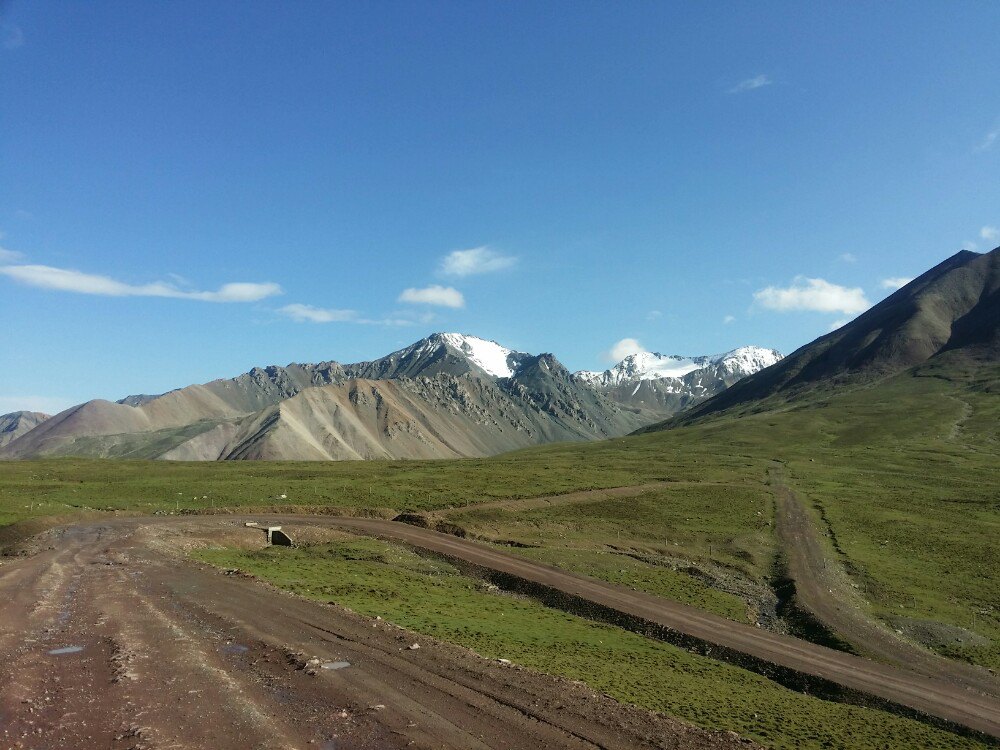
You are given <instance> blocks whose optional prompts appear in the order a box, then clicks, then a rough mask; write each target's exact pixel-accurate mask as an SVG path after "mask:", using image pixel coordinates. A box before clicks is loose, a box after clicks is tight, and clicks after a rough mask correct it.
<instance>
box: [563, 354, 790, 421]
mask: <svg viewBox="0 0 1000 750" xmlns="http://www.w3.org/2000/svg"><path fill="white" fill-rule="evenodd" d="M780 359H781V354H780V353H779V352H777V351H775V350H774V349H765V348H763V347H759V346H743V347H740V348H738V349H733V350H732V351H729V352H726V353H724V354H715V355H706V356H700V357H682V356H678V355H673V354H671V355H667V354H660V353H658V352H638V353H637V354H631V355H629V356H628V357H626V358H625V359H623V360H622V361H621V362H619V363H618V364H617V365H615V366H614V367H612V368H611V369H609V370H605V371H604V372H591V371H586V370H584V371H581V372H577V373H575V374H574V375H573V377H574V379H576V380H577V382H579V383H582V384H586V385H588V386H590V387H591V388H594V389H595V390H598V391H600V392H602V393H604V394H606V395H608V396H610V397H611V398H613V399H614V400H616V401H618V402H619V403H622V404H628V405H630V406H637V407H640V408H645V409H651V410H654V411H658V412H661V413H665V414H675V413H676V412H678V411H681V410H683V409H686V408H688V407H690V406H693V405H694V404H697V403H699V402H701V401H704V400H705V399H707V398H711V397H712V396H714V395H715V394H716V393H719V392H720V391H723V390H725V389H726V388H728V387H729V386H731V385H732V384H733V383H735V382H736V381H738V380H740V379H741V378H745V377H746V376H747V375H752V374H753V373H755V372H758V371H759V370H763V369H764V368H766V367H770V366H771V365H773V364H774V363H776V362H778V361H779V360H780Z"/></svg>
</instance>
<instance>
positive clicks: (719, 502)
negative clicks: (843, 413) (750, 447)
mask: <svg viewBox="0 0 1000 750" xmlns="http://www.w3.org/2000/svg"><path fill="white" fill-rule="evenodd" d="M773 509H774V503H773V502H772V498H771V494H770V492H769V491H768V490H767V488H765V487H762V486H757V485H747V484H738V485H723V484H714V483H708V482H705V483H702V484H691V483H678V484H676V485H672V486H668V487H664V488H662V489H656V490H649V491H647V492H643V493H642V494H640V495H638V496H635V497H626V498H607V499H599V500H593V501H585V502H576V503H572V504H562V505H553V506H550V507H546V508H535V509H531V510H522V511H513V510H508V509H503V508H483V509H476V508H470V509H469V510H467V511H459V512H453V513H450V514H449V515H448V520H449V521H451V522H454V523H457V524H459V525H460V526H462V527H464V528H466V529H467V530H469V531H471V532H472V533H474V534H476V535H478V536H481V537H487V538H492V539H502V540H509V541H515V542H519V543H521V544H526V545H534V548H527V549H525V548H517V547H514V548H512V549H511V551H512V552H515V553H517V554H522V555H524V556H526V557H531V558H532V559H536V560H541V561H543V562H548V563H551V564H554V565H559V566H561V567H565V568H567V569H569V570H573V571H576V572H578V573H583V574H584V575H589V576H593V577H595V578H599V579H601V580H605V581H610V582H612V583H619V584H622V585H625V586H629V587H631V588H634V589H638V590H641V591H647V592H649V593H652V594H656V595H659V596H664V597H667V598H669V599H674V600H675V601H680V602H683V603H685V604H691V605H693V606H699V607H702V608H704V609H707V610H709V611H711V612H715V613H716V614H720V615H722V616H723V617H729V618H730V619H735V620H740V621H744V622H745V621H746V620H747V607H746V605H745V604H744V603H743V601H741V599H740V598H739V597H737V596H735V595H733V594H732V593H726V592H725V591H720V590H718V586H716V587H713V585H711V582H712V581H713V579H717V578H726V579H732V578H735V579H738V580H740V581H742V580H746V581H750V582H752V583H756V584H758V585H766V580H767V578H768V576H769V575H770V572H771V565H772V561H773V559H774V554H775V551H774V536H773V529H772V525H773ZM692 566H696V567H692ZM689 573H695V575H691V574H689ZM730 588H732V587H730Z"/></svg>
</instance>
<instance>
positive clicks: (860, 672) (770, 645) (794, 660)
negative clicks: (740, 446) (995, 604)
mask: <svg viewBox="0 0 1000 750" xmlns="http://www.w3.org/2000/svg"><path fill="white" fill-rule="evenodd" d="M288 520H293V519H288ZM323 522H324V523H333V524H334V525H337V526H340V527H342V528H345V529H350V530H354V531H362V532H366V533H369V534H375V535H378V536H382V537H386V538H390V539H395V540H398V541H402V542H405V543H407V544H410V545H413V546H416V547H421V548H424V549H427V550H430V551H433V552H437V553H439V554H443V555H447V556H449V557H453V558H456V559H461V560H465V561H467V562H469V563H472V564H475V565H478V566H481V567H483V568H489V569H491V570H495V571H500V572H502V573H506V574H509V575H511V576H514V577H517V578H520V579H523V580H526V581H530V582H533V583H537V584H540V585H543V586H546V587H549V588H551V589H556V590H558V591H561V592H565V593H568V594H570V595H573V596H575V597H579V598H580V599H583V600H586V601H589V602H593V603H595V604H597V605H600V606H602V607H605V608H608V609H610V610H614V611H617V612H622V613H627V614H629V615H632V616H635V617H638V618H641V619H642V620H644V621H646V622H650V623H655V624H657V625H660V626H662V627H665V628H668V629H670V630H672V631H675V632H679V633H682V634H686V635H688V636H691V637H693V638H695V639H698V640H699V641H703V642H705V643H708V644H714V645H716V646H718V647H720V648H723V649H730V650H732V651H735V652H738V653H739V654H746V655H749V656H751V657H753V658H755V659H760V660H763V661H765V662H767V663H769V664H774V665H777V666H779V667H784V668H787V669H789V670H794V671H795V672H799V673H802V674H805V675H813V676H816V677H819V678H822V679H824V680H828V681H830V682H833V683H836V684H837V685H841V686H843V687H845V688H847V689H849V690H854V691H858V692H860V693H863V694H865V695H870V696H875V697H876V698H879V699H882V700H885V701H889V702H891V703H894V704H898V705H901V706H906V707H909V708H912V709H915V710H916V711H919V712H922V713H925V714H928V715H930V716H936V717H939V718H942V719H945V720H947V721H951V722H954V723H956V724H960V725H962V726H965V727H970V728H972V729H976V730H978V731H981V732H984V733H987V734H990V735H993V736H995V737H1000V700H998V698H997V696H998V695H1000V682H998V681H997V680H996V679H995V678H992V677H990V676H989V675H988V674H985V676H984V677H983V678H982V680H981V681H980V682H977V683H976V684H975V685H973V684H970V683H969V682H968V681H966V680H965V679H964V673H965V670H964V667H962V666H961V665H958V667H956V668H955V669H949V668H948V666H947V665H944V666H943V667H942V668H941V670H939V672H938V673H937V674H938V676H937V677H929V676H927V675H924V674H919V673H915V672H913V671H910V670H906V669H900V668H896V667H892V666H889V665H885V664H879V663H877V662H872V661H869V660H867V659H862V658H860V657H856V656H852V655H850V654H845V653H843V652H840V651H834V650H832V649H828V648H824V647H822V646H817V645H815V644H812V643H808V642H806V641H802V640H799V639H797V638H792V637H790V636H785V635H781V634H776V633H771V632H768V631H765V630H761V629H759V628H755V627H751V626H748V625H742V624H740V623H737V622H733V621H731V620H726V619H724V618H721V617H718V616H716V615H712V614H709V613H707V612H703V611H701V610H698V609H695V608H693V607H689V606H686V605H683V604H679V603H677V602H672V601H668V600H666V599H661V598H659V597H656V596H653V595H650V594H645V593H642V592H638V591H633V590H631V589H627V588H624V587H622V586H616V585H614V584H610V583H605V582H603V581H597V580H594V579H591V578H586V577H584V576H579V575H575V574H573V573H569V572H567V571H564V570H560V569H558V568H554V567H551V566H548V565H544V564H542V563H537V562H534V561H532V560H527V559H525V558H521V557H517V556H515V555H510V554H507V553H505V552H502V551H499V550H496V549H494V548H492V547H488V546H486V545H483V544H478V543H476V542H471V541H468V540H465V539H459V538H457V537H453V536H449V535H446V534H440V533H438V532H435V531H431V530H428V529H422V528H418V527H413V526H407V525H404V524H399V523H395V522H393V521H382V520H375V519H363V518H342V519H325V520H324V521H323ZM942 661H943V660H942ZM979 688H982V689H979Z"/></svg>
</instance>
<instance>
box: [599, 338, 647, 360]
mask: <svg viewBox="0 0 1000 750" xmlns="http://www.w3.org/2000/svg"><path fill="white" fill-rule="evenodd" d="M644 351H646V350H645V349H644V348H643V346H642V344H640V343H639V342H638V341H637V340H636V339H622V340H621V341H618V342H617V343H616V344H614V346H612V347H611V349H609V350H608V353H607V355H606V357H605V358H606V359H608V360H610V361H611V362H621V361H622V360H623V359H625V357H627V356H629V355H630V354H638V353H639V352H644Z"/></svg>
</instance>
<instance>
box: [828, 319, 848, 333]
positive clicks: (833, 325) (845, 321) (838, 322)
mask: <svg viewBox="0 0 1000 750" xmlns="http://www.w3.org/2000/svg"><path fill="white" fill-rule="evenodd" d="M850 322H851V318H841V319H840V320H835V321H833V322H832V323H831V324H830V330H831V331H836V330H837V329H838V328H843V327H844V326H846V325H847V324H848V323H850Z"/></svg>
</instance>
